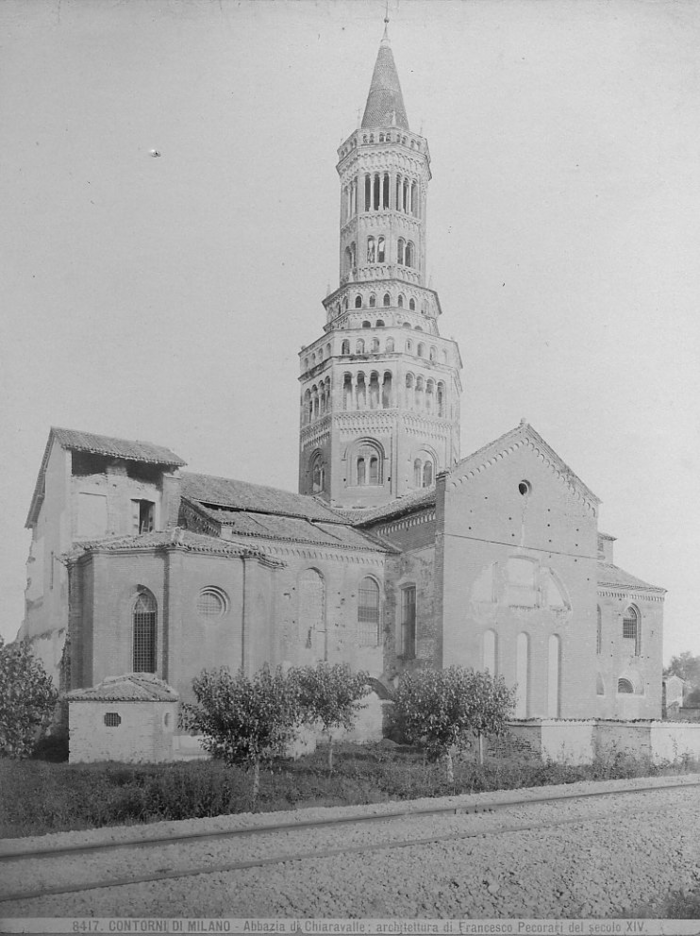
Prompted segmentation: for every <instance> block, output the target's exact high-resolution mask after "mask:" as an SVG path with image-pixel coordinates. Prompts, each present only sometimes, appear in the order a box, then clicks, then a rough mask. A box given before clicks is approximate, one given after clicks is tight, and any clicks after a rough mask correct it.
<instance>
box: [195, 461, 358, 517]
mask: <svg viewBox="0 0 700 936" xmlns="http://www.w3.org/2000/svg"><path fill="white" fill-rule="evenodd" d="M182 494H183V496H184V497H187V498H188V499H189V500H193V501H199V502H200V503H203V504H209V505H211V506H215V507H228V508H230V509H232V510H250V511H253V512H255V513H269V514H277V515H279V516H285V517H303V518H305V519H306V520H323V521H325V522H327V523H343V522H344V519H343V518H342V517H341V516H340V515H339V514H338V513H337V512H336V511H335V510H332V509H331V508H330V507H326V506H325V505H324V504H321V503H320V502H319V501H317V500H316V498H314V497H310V496H309V495H307V494H293V493H292V492H291V491H282V490H280V489H279V488H273V487H266V486H265V485H262V484H250V482H248V481H237V480H235V479H233V478H216V477H214V476H212V475H204V474H193V473H192V472H189V471H186V472H183V475H182Z"/></svg>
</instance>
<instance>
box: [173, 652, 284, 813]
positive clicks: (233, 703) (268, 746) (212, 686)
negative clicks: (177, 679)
mask: <svg viewBox="0 0 700 936" xmlns="http://www.w3.org/2000/svg"><path fill="white" fill-rule="evenodd" d="M192 689H193V691H194V695H195V698H196V700H197V704H193V703H185V704H184V705H183V707H182V716H181V721H182V725H183V727H185V728H186V729H188V730H195V731H198V732H200V733H201V734H202V735H203V739H202V746H203V747H204V749H205V750H207V751H209V753H210V754H212V755H213V756H214V757H215V758H217V759H218V760H223V761H224V763H226V764H229V765H231V764H236V765H239V766H242V767H244V768H245V769H246V770H249V769H251V768H252V770H253V791H252V793H253V804H254V805H255V803H256V802H257V798H258V792H259V790H260V766H261V764H269V763H271V762H272V760H273V759H274V758H275V757H278V756H279V755H281V754H283V753H284V751H285V747H286V745H287V744H288V743H289V742H290V741H291V740H292V738H293V736H294V729H295V728H296V727H297V725H298V724H299V722H300V710H299V694H298V688H297V684H296V682H295V680H294V679H293V678H292V677H290V676H289V675H285V674H284V673H283V672H282V669H281V668H280V667H278V668H277V669H276V670H275V672H274V673H273V672H270V669H269V667H267V666H265V667H264V668H263V669H262V670H260V671H259V672H258V673H255V674H254V675H253V676H252V677H250V678H249V677H247V676H245V675H244V674H243V672H239V673H237V674H236V675H235V676H233V675H232V674H231V672H230V670H229V669H228V667H225V666H223V667H221V668H219V669H214V670H204V671H203V672H202V673H201V674H200V675H199V676H197V677H196V678H195V679H194V680H193V681H192Z"/></svg>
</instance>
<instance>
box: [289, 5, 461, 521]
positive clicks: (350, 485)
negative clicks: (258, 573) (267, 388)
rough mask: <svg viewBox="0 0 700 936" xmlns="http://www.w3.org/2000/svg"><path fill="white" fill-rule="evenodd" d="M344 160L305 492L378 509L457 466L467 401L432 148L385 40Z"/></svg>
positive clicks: (306, 351) (308, 412)
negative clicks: (442, 270)
mask: <svg viewBox="0 0 700 936" xmlns="http://www.w3.org/2000/svg"><path fill="white" fill-rule="evenodd" d="M385 22H386V21H385ZM338 156H339V161H338V165H337V170H338V175H339V176H340V192H341V195H340V285H339V286H338V288H337V289H336V290H335V291H334V292H332V293H330V295H328V296H327V297H326V299H325V300H324V302H323V305H324V308H325V310H326V324H325V326H324V329H323V335H322V336H321V337H320V338H318V339H317V340H316V341H314V342H312V343H311V344H310V345H308V346H307V347H305V348H303V349H302V351H301V352H300V363H301V376H300V378H299V380H300V383H301V427H300V446H299V491H300V492H301V493H302V494H316V495H318V496H319V497H322V498H324V499H325V500H327V501H329V502H330V503H331V504H334V505H336V506H339V507H372V506H378V505H381V504H385V503H387V502H388V501H390V500H392V499H394V498H396V497H400V496H401V495H403V494H407V493H409V492H410V491H414V490H416V489H419V488H423V487H430V486H431V485H432V484H434V483H435V476H436V474H437V473H438V472H439V471H442V470H443V469H445V468H449V467H451V466H452V465H453V464H454V463H455V462H456V461H457V460H458V458H459V397H460V392H461V384H460V379H459V371H460V368H461V361H460V356H459V349H458V347H457V344H456V343H455V342H454V341H450V340H448V339H446V338H441V337H440V333H439V331H438V317H439V316H440V315H441V312H442V310H441V308H440V301H439V299H438V295H437V293H436V292H435V291H434V290H433V289H429V288H428V287H427V286H426V275H425V268H426V205H427V190H428V182H429V180H430V178H431V175H430V153H429V151H428V143H427V140H425V139H424V138H423V137H421V136H418V135H417V134H416V133H413V132H412V131H411V130H410V128H409V126H408V118H407V117H406V110H405V107H404V103H403V95H402V93H401V86H400V84H399V78H398V74H397V71H396V66H395V64H394V56H393V54H392V51H391V46H390V44H389V39H388V36H387V30H386V28H385V30H384V36H383V38H382V41H381V43H380V46H379V54H378V55H377V61H376V64H375V66H374V73H373V75H372V83H371V86H370V90H369V95H368V97H367V104H366V106H365V111H364V116H363V118H362V124H361V126H360V127H359V128H358V129H357V130H355V131H353V133H351V134H350V136H349V137H348V138H347V140H345V142H344V143H343V144H342V145H341V146H340V149H339V150H338Z"/></svg>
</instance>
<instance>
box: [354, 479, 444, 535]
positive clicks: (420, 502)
mask: <svg viewBox="0 0 700 936" xmlns="http://www.w3.org/2000/svg"><path fill="white" fill-rule="evenodd" d="M434 506H435V488H434V487H430V488H421V489H420V490H419V491H413V492H412V493H411V494H404V496H403V497H398V498H396V500H393V501H391V502H390V503H389V504H384V505H383V506H382V507H373V508H370V509H369V510H363V511H359V510H358V511H350V510H346V511H344V515H345V516H346V517H348V518H351V517H353V515H354V517H353V524H354V525H355V526H360V527H362V526H365V524H367V525H369V524H370V523H371V524H375V523H379V522H383V521H384V520H389V519H392V518H393V517H399V516H401V515H402V514H404V513H410V512H411V511H414V510H423V509H424V508H425V507H434Z"/></svg>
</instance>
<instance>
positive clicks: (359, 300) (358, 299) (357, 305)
mask: <svg viewBox="0 0 700 936" xmlns="http://www.w3.org/2000/svg"><path fill="white" fill-rule="evenodd" d="M355 308H356V309H361V308H362V296H355Z"/></svg>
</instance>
